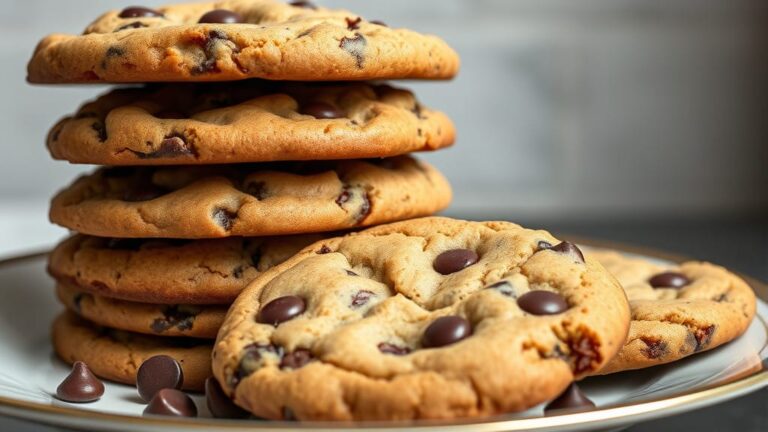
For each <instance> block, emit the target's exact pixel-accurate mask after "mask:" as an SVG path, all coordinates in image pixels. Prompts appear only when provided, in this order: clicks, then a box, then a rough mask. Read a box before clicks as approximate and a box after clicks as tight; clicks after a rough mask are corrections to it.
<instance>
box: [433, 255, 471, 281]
mask: <svg viewBox="0 0 768 432" xmlns="http://www.w3.org/2000/svg"><path fill="white" fill-rule="evenodd" d="M478 259H480V257H479V256H478V255H477V253H476V252H475V251H473V250H471V249H452V250H449V251H445V252H443V253H441V254H440V255H438V256H437V258H435V262H434V263H433V264H432V266H433V267H434V269H435V271H436V272H438V273H440V274H442V275H448V274H451V273H456V272H457V271H459V270H463V269H465V268H467V267H469V266H471V265H472V264H474V263H476V262H477V260H478Z"/></svg>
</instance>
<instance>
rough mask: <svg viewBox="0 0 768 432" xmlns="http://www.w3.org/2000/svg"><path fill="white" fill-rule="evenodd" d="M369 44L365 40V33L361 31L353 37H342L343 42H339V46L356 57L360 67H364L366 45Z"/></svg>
mask: <svg viewBox="0 0 768 432" xmlns="http://www.w3.org/2000/svg"><path fill="white" fill-rule="evenodd" d="M367 44H368V42H367V41H366V40H365V37H363V35H361V34H360V33H355V37H353V38H348V37H343V38H341V42H339V48H341V49H343V50H344V51H346V52H348V53H349V54H350V55H351V56H352V57H354V58H355V62H356V63H357V67H358V69H362V68H363V63H364V62H365V46H366V45H367Z"/></svg>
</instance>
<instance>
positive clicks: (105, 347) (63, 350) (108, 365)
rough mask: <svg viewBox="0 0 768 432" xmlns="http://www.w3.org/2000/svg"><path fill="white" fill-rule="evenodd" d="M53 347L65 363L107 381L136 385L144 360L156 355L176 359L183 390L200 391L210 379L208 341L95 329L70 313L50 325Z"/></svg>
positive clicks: (60, 316)
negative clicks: (85, 368)
mask: <svg viewBox="0 0 768 432" xmlns="http://www.w3.org/2000/svg"><path fill="white" fill-rule="evenodd" d="M52 337H53V348H54V350H55V351H56V354H58V356H59V357H61V359H62V360H64V361H65V362H67V363H74V362H76V361H83V362H85V363H86V364H87V365H88V367H89V368H90V369H91V370H92V371H93V373H94V374H96V375H98V376H99V377H101V378H104V379H108V380H110V381H117V382H120V383H124V384H136V372H137V371H138V369H139V366H141V363H142V362H144V360H146V359H148V358H150V357H152V356H156V355H159V354H165V355H167V356H171V357H173V358H174V359H176V360H177V361H178V362H179V364H181V368H182V369H183V370H184V386H183V388H184V389H186V390H195V391H202V390H203V387H204V383H205V379H206V378H208V377H209V376H211V345H210V341H208V340H204V339H193V338H164V337H156V336H147V335H139V334H136V333H129V332H124V331H120V330H114V329H109V328H106V327H98V326H96V325H95V324H92V323H90V322H88V321H86V320H84V319H82V318H79V317H78V316H77V315H75V314H73V313H72V312H64V313H62V314H61V315H59V316H58V317H57V318H56V320H55V321H54V322H53V334H52Z"/></svg>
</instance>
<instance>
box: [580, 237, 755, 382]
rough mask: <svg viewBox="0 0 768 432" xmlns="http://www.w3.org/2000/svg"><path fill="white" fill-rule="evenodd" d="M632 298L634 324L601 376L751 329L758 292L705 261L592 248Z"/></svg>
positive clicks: (710, 344) (694, 349) (702, 348)
mask: <svg viewBox="0 0 768 432" xmlns="http://www.w3.org/2000/svg"><path fill="white" fill-rule="evenodd" d="M587 255H588V256H591V257H592V258H594V259H596V260H598V261H600V262H601V263H602V264H603V265H604V266H605V268H606V269H608V271H610V272H611V273H613V274H614V276H616V278H617V279H618V280H619V282H620V283H621V284H622V285H623V286H624V289H625V291H626V293H627V297H628V298H629V302H630V307H631V310H632V322H631V325H630V327H629V336H628V338H627V342H626V344H625V345H624V347H623V348H622V349H621V351H619V354H618V355H617V356H616V357H615V358H614V359H613V360H612V361H611V362H610V363H608V365H606V367H605V368H604V369H602V370H600V371H599V372H598V373H599V374H608V373H613V372H620V371H625V370H631V369H640V368H646V367H650V366H655V365H660V364H664V363H670V362H673V361H676V360H680V359H682V358H684V357H687V356H689V355H691V354H695V353H698V352H703V351H707V350H710V349H713V348H715V347H718V346H720V345H722V344H724V343H727V342H729V341H731V340H733V339H735V338H737V337H738V336H740V335H741V334H742V333H744V332H745V331H746V329H747V327H749V324H750V322H751V321H752V318H753V317H754V315H755V307H756V300H755V294H754V293H753V292H752V289H751V288H750V287H749V285H747V284H746V282H744V281H743V280H742V279H741V278H739V277H738V276H736V275H734V274H733V273H731V272H729V271H728V270H726V269H724V268H723V267H720V266H716V265H714V264H709V263H705V262H685V263H682V264H680V265H670V266H661V265H658V264H655V263H652V262H649V261H647V260H644V259H641V258H631V257H627V256H625V255H622V254H620V253H617V252H613V251H608V250H594V251H593V250H590V251H588V254H587Z"/></svg>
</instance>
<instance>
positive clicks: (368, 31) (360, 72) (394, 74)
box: [27, 0, 459, 83]
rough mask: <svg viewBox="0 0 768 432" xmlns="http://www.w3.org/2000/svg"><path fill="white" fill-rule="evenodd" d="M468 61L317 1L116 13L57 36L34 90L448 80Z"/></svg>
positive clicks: (44, 51)
mask: <svg viewBox="0 0 768 432" xmlns="http://www.w3.org/2000/svg"><path fill="white" fill-rule="evenodd" d="M458 68H459V58H458V55H457V54H456V52H455V51H453V50H452V49H451V48H450V47H449V46H448V45H447V44H446V43H445V42H443V41H442V40H441V39H439V38H437V37H435V36H429V35H422V34H419V33H417V32H414V31H410V30H406V29H394V28H389V27H387V26H386V25H384V24H383V23H381V22H378V21H368V20H366V19H363V18H362V17H360V16H359V15H358V14H355V13H352V12H349V11H345V10H330V9H325V8H319V7H315V6H313V5H312V4H311V3H309V2H296V5H295V6H294V5H289V4H285V3H282V2H278V1H273V0H226V1H218V2H208V3H188V4H178V5H169V6H164V7H159V8H157V9H148V8H144V7H129V8H126V9H123V10H122V11H120V10H115V11H110V12H107V13H105V14H104V15H102V16H101V17H99V18H98V19H97V20H96V21H94V22H93V23H92V24H91V25H89V26H88V28H86V30H85V33H84V34H83V35H69V34H52V35H49V36H47V37H46V38H44V39H43V40H42V41H41V42H40V43H39V44H38V45H37V48H36V49H35V52H34V54H33V56H32V59H31V60H30V62H29V65H28V67H27V72H28V75H27V79H28V80H29V81H30V82H32V83H90V82H152V81H170V82H182V81H234V80H241V79H245V78H266V79H270V80H290V81H339V80H373V79H390V78H427V79H447V78H451V77H453V76H454V75H455V74H456V72H457V71H458Z"/></svg>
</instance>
